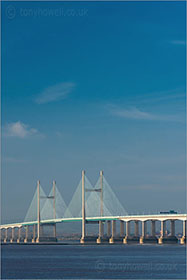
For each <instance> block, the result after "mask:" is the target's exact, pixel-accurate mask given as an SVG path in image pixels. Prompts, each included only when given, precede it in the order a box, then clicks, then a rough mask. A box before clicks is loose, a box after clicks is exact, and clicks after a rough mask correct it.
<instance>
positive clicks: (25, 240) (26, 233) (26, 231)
mask: <svg viewBox="0 0 187 280" xmlns="http://www.w3.org/2000/svg"><path fill="white" fill-rule="evenodd" d="M28 238H29V226H26V228H25V238H24V243H27V242H28Z"/></svg>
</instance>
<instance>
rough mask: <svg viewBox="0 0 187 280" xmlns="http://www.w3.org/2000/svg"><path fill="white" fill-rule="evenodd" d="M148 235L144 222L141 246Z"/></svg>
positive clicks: (143, 222) (144, 222)
mask: <svg viewBox="0 0 187 280" xmlns="http://www.w3.org/2000/svg"><path fill="white" fill-rule="evenodd" d="M146 233H147V227H146V221H142V235H141V236H140V244H143V243H144V241H145V237H146Z"/></svg>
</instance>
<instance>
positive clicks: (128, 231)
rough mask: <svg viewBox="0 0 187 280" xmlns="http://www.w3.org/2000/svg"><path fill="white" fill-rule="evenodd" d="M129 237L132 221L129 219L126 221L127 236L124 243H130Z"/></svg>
mask: <svg viewBox="0 0 187 280" xmlns="http://www.w3.org/2000/svg"><path fill="white" fill-rule="evenodd" d="M129 237H130V221H127V222H126V235H125V238H124V239H123V243H124V244H127V243H128V239H129Z"/></svg>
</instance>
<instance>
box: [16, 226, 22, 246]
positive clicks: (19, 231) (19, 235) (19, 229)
mask: <svg viewBox="0 0 187 280" xmlns="http://www.w3.org/2000/svg"><path fill="white" fill-rule="evenodd" d="M21 229H22V227H19V228H18V238H17V243H20V242H21Z"/></svg>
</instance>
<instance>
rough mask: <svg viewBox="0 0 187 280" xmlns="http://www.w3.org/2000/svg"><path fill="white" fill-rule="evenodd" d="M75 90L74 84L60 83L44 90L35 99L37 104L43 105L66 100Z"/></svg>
mask: <svg viewBox="0 0 187 280" xmlns="http://www.w3.org/2000/svg"><path fill="white" fill-rule="evenodd" d="M74 88H75V84H74V83H60V84H56V85H54V86H51V87H48V88H46V89H44V90H43V91H42V92H41V93H40V94H39V95H38V96H37V97H36V99H35V102H36V103H37V104H44V103H49V102H54V101H58V100H61V99H64V98H66V97H67V96H68V95H69V94H70V93H71V92H72V91H73V89H74Z"/></svg>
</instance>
